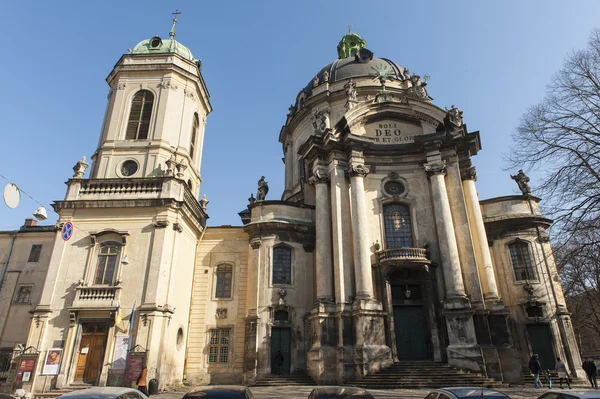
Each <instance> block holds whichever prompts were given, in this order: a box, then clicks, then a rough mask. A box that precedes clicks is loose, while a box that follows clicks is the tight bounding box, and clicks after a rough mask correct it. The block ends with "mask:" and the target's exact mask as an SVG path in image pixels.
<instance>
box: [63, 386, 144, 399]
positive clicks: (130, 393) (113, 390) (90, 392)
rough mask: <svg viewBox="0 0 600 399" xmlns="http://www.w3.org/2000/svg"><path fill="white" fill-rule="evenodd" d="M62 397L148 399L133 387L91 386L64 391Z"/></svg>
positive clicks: (65, 398)
mask: <svg viewBox="0 0 600 399" xmlns="http://www.w3.org/2000/svg"><path fill="white" fill-rule="evenodd" d="M59 398H64V399H148V397H147V396H146V395H144V394H143V393H141V392H140V391H138V390H137V389H133V388H122V387H93V388H87V389H78V390H76V391H73V392H69V393H65V394H64V395H62V396H59Z"/></svg>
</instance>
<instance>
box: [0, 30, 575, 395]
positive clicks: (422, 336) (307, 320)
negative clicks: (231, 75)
mask: <svg viewBox="0 0 600 399" xmlns="http://www.w3.org/2000/svg"><path fill="white" fill-rule="evenodd" d="M174 22H176V20H175V21H174ZM337 50H338V59H336V60H335V61H333V62H332V63H330V64H328V65H326V66H325V67H323V68H322V69H321V70H320V71H319V72H318V73H317V74H316V75H315V76H314V78H313V79H312V80H311V81H310V82H309V83H308V85H307V86H306V87H304V88H302V89H301V90H300V92H299V93H298V95H297V97H296V102H295V104H294V105H293V106H291V107H290V110H289V114H288V115H287V119H286V121H285V125H284V126H283V128H282V129H281V132H280V134H279V141H280V143H281V145H282V149H283V153H284V160H285V188H284V192H283V194H282V196H281V199H280V200H271V199H266V198H265V196H266V191H267V188H268V186H266V182H265V181H264V178H263V179H261V181H260V182H259V192H258V193H257V196H256V198H254V197H251V198H250V200H249V202H250V203H249V204H248V206H247V208H246V209H244V210H243V211H241V212H240V217H241V221H242V225H241V226H237V227H231V226H221V227H207V226H206V219H207V218H208V216H207V207H206V204H207V201H206V199H205V197H204V198H201V197H200V194H199V193H200V185H201V182H202V178H201V168H200V166H201V161H202V151H203V137H204V134H205V131H204V127H205V122H206V117H207V115H208V114H209V113H210V112H211V105H210V101H209V94H208V90H207V88H206V85H205V83H204V80H203V77H202V72H201V64H200V63H199V61H197V60H196V59H195V58H194V57H193V56H192V53H191V51H190V49H188V48H187V47H186V46H184V45H183V44H181V43H179V42H178V41H176V40H175V23H174V25H173V28H172V30H171V32H170V35H169V38H161V37H158V36H155V37H152V38H150V39H148V40H144V41H142V42H140V43H139V44H138V45H137V46H135V48H133V50H132V51H130V52H129V53H128V54H125V55H123V56H122V57H121V58H120V59H119V61H118V62H117V64H116V65H115V67H114V69H113V71H112V72H111V73H110V75H109V76H108V78H107V83H108V85H109V95H108V104H107V109H106V113H105V118H104V122H103V125H102V129H101V133H100V138H99V141H98V148H97V149H96V150H95V153H94V155H93V156H92V162H91V166H90V165H88V163H87V161H86V160H85V158H84V159H82V160H81V161H79V162H78V163H77V165H76V166H75V168H74V171H75V174H74V175H73V177H72V178H71V179H69V181H68V182H67V186H68V188H67V192H66V196H65V198H64V200H59V201H56V202H55V203H54V204H53V206H54V209H55V211H56V212H57V213H58V214H59V215H60V216H59V221H58V224H57V226H56V228H52V227H45V228H40V227H36V226H34V225H33V224H31V223H30V225H29V226H24V227H23V228H21V230H19V231H18V232H15V233H13V234H8V232H0V249H1V250H2V251H3V252H2V253H4V254H6V253H7V252H8V250H7V248H8V246H9V241H10V240H9V238H10V237H12V240H13V244H14V243H15V242H19V243H20V245H21V247H20V248H21V249H20V250H18V252H19V253H26V252H27V251H28V250H29V246H32V245H37V244H39V243H38V242H37V241H40V240H42V239H43V240H45V241H44V246H45V249H44V251H46V252H47V256H44V257H42V258H41V261H42V262H46V263H44V264H43V265H41V266H43V267H41V268H40V270H44V271H45V274H44V275H43V276H42V277H38V280H37V283H33V282H32V283H26V284H25V283H22V282H19V281H20V280H19V278H21V277H18V276H21V275H23V274H22V273H21V274H14V278H13V280H10V281H11V283H10V284H7V283H4V284H3V285H2V291H0V301H1V302H0V311H2V312H3V313H4V312H5V311H6V313H5V314H6V315H8V314H9V312H20V313H19V314H21V316H20V319H19V320H21V323H22V324H23V328H22V329H21V330H22V331H23V334H22V337H19V336H11V337H10V339H8V338H6V337H4V335H3V336H0V339H2V340H0V346H2V347H3V348H0V350H1V349H5V350H9V351H13V348H12V346H14V345H15V344H18V343H20V344H22V346H19V348H20V351H19V350H14V353H15V355H16V356H17V357H16V359H17V360H18V359H19V358H20V357H19V356H25V355H28V354H32V353H33V354H34V355H35V356H37V358H36V359H37V361H36V363H35V366H34V369H33V370H32V371H31V375H30V376H28V378H26V380H24V379H23V376H22V375H17V377H16V379H17V381H16V382H17V383H18V386H22V387H23V388H25V389H27V390H30V391H35V392H43V391H45V390H48V389H49V388H50V387H52V388H54V387H56V388H61V387H68V386H73V385H76V384H80V383H87V384H92V385H124V384H128V383H131V381H133V380H132V378H131V375H130V374H131V373H132V370H131V368H132V367H133V365H134V362H131V361H130V358H132V357H134V356H138V355H140V354H141V355H142V357H143V364H145V365H146V366H147V367H148V369H149V375H150V378H156V379H158V381H159V384H160V386H161V387H166V386H176V385H178V384H181V383H184V382H187V383H190V384H207V383H213V384H214V383H246V384H251V383H253V382H255V381H257V380H259V379H261V378H263V377H265V376H268V375H270V374H272V373H275V372H276V371H281V372H283V373H284V374H288V373H298V372H303V373H307V374H308V375H310V376H311V377H312V379H313V380H315V381H316V382H318V383H324V384H325V383H326V384H336V383H343V382H347V381H350V380H352V379H355V378H360V377H361V376H365V375H368V374H373V373H375V372H377V371H379V370H381V369H383V368H386V367H389V366H391V365H392V364H393V363H395V362H403V361H418V360H423V361H427V360H429V361H438V362H445V363H449V364H450V365H453V366H456V367H459V368H462V369H469V370H473V371H477V372H480V373H485V374H487V375H488V376H491V377H494V378H496V379H498V380H502V381H505V382H510V383H519V382H522V381H523V371H525V370H527V363H528V360H529V357H530V356H531V355H532V354H533V353H538V354H539V356H540V359H541V361H542V363H543V367H545V368H551V367H553V366H554V358H555V357H557V356H558V357H561V358H564V359H566V363H567V364H568V366H569V368H570V370H572V371H574V372H575V373H582V371H581V369H580V365H581V359H580V355H579V350H578V348H577V342H576V340H575V335H574V332H573V329H572V325H571V323H570V316H569V312H568V310H567V308H566V306H565V299H564V297H563V294H562V289H561V286H560V282H559V280H558V275H557V270H556V266H555V264H554V260H553V256H552V251H551V248H550V243H549V240H548V235H547V232H546V230H547V228H548V227H549V226H550V224H551V221H550V220H548V219H547V218H545V217H544V216H543V215H542V214H541V213H540V208H539V206H538V205H539V201H540V199H539V198H537V197H535V196H533V195H531V193H530V192H529V189H528V185H527V178H526V176H524V175H523V174H519V175H517V176H514V179H515V180H517V182H518V183H519V187H520V188H521V191H522V193H523V194H522V195H508V196H505V197H499V198H492V199H488V200H484V201H480V200H479V199H478V197H477V191H476V180H477V176H476V172H475V168H474V167H473V166H472V163H471V158H472V157H474V156H475V155H477V153H478V152H479V151H480V150H481V143H480V135H479V132H469V131H468V130H467V127H466V124H465V123H464V122H463V114H462V112H461V111H460V110H459V109H457V108H456V107H454V106H452V108H450V109H442V108H440V107H438V106H436V105H434V104H433V102H432V99H431V98H430V97H429V94H428V88H427V84H426V82H425V81H424V80H423V79H421V78H420V77H419V76H418V75H416V74H410V73H409V71H408V70H407V69H406V68H404V67H402V66H399V65H397V64H395V63H394V62H392V61H390V60H387V59H385V58H377V57H375V55H374V54H373V53H372V52H371V51H369V50H368V49H367V48H366V43H365V41H364V40H362V39H361V38H360V37H359V36H358V35H356V34H354V33H349V34H347V35H345V36H344V37H343V38H342V40H341V41H340V43H339V45H338V48H337ZM88 166H89V176H88V177H84V176H85V172H86V169H87V168H88ZM66 223H72V226H74V229H73V234H72V236H71V237H70V239H69V240H65V239H64V237H63V236H62V230H61V229H63V228H64V226H65V224H66ZM26 232H30V234H25V233H26ZM15 237H17V238H15ZM36 240H37V241H36ZM40 242H41V241H40ZM39 248H40V250H41V248H42V246H41V245H40V246H39ZM11 250H12V247H11ZM46 252H43V253H46ZM2 253H0V254H2ZM22 257H23V256H22ZM9 258H10V254H9ZM24 258H27V256H24ZM30 261H31V257H30V259H29V261H25V260H23V261H22V264H21V263H19V261H17V263H15V261H13V266H12V267H13V268H18V267H21V266H19V265H20V264H21V265H22V268H23V270H25V269H26V268H27V267H30ZM6 263H8V265H5V269H7V268H8V267H9V266H11V264H10V262H8V261H7V262H6ZM8 270H9V273H8V276H9V277H10V276H13V274H11V273H10V271H11V270H12V269H8ZM15 270H16V269H15ZM3 279H4V277H3ZM7 281H9V280H7ZM24 284H25V285H27V284H29V285H30V286H31V288H30V289H29V292H30V296H29V297H28V302H25V303H23V301H20V302H18V301H16V298H20V299H23V297H22V296H21V295H20V294H19V293H20V292H21V291H22V288H21V287H22V286H24ZM25 291H27V290H25ZM22 304H26V305H30V306H28V307H23V306H21V307H18V306H17V305H22ZM15 309H16V310H15ZM19 309H20V310H19ZM10 314H12V313H10ZM25 314H28V315H29V317H24V316H23V315H25ZM3 319H5V320H6V317H3ZM4 323H6V321H5V322H4ZM25 324H26V325H25ZM9 330H10V328H9ZM2 331H3V334H4V332H6V331H8V330H7V329H6V327H5V326H4V327H3V329H2ZM13 335H14V334H13ZM56 350H58V352H59V353H60V361H59V364H58V365H55V366H56V367H54V368H53V369H52V368H48V370H50V369H52V372H50V373H49V372H48V370H47V366H48V356H47V355H48V354H49V353H50V352H52V351H56ZM127 354H129V355H127ZM279 356H282V357H283V362H280V360H279V359H280V358H278V357H279ZM278 363H282V364H278ZM139 365H140V363H138V364H137V366H138V367H139ZM277 368H280V369H281V370H276V369H277ZM17 374H18V373H17Z"/></svg>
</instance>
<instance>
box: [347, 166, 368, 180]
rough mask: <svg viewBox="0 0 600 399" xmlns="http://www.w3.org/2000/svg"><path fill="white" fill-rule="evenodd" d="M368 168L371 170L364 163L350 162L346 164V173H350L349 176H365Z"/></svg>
mask: <svg viewBox="0 0 600 399" xmlns="http://www.w3.org/2000/svg"><path fill="white" fill-rule="evenodd" d="M370 170H371V168H370V167H369V166H367V165H364V164H356V163H352V164H350V165H348V174H349V175H350V177H355V176H360V177H365V176H366V175H368V174H369V171H370Z"/></svg>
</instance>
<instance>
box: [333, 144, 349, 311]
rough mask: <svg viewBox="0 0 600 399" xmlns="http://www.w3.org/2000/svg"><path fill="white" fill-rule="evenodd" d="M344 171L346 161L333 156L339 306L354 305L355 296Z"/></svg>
mask: <svg viewBox="0 0 600 399" xmlns="http://www.w3.org/2000/svg"><path fill="white" fill-rule="evenodd" d="M345 168H346V162H344V161H340V160H339V159H338V158H336V157H334V156H332V157H331V158H330V162H329V176H330V178H331V226H332V229H331V230H332V241H333V276H334V288H335V302H336V303H337V304H344V303H349V302H351V300H350V297H352V296H353V295H354V282H353V270H352V267H353V265H352V241H351V240H352V237H351V231H350V201H349V197H348V181H347V180H346V175H345Z"/></svg>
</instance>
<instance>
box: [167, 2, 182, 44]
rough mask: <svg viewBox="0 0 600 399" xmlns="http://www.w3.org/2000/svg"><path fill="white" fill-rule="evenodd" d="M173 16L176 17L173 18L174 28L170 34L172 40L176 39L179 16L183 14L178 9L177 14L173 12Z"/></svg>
mask: <svg viewBox="0 0 600 399" xmlns="http://www.w3.org/2000/svg"><path fill="white" fill-rule="evenodd" d="M171 14H173V15H174V17H173V26H172V27H171V32H169V37H170V38H171V39H173V38H175V25H176V24H177V16H178V15H179V14H181V12H180V11H179V10H178V9H175V12H172V13H171Z"/></svg>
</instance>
